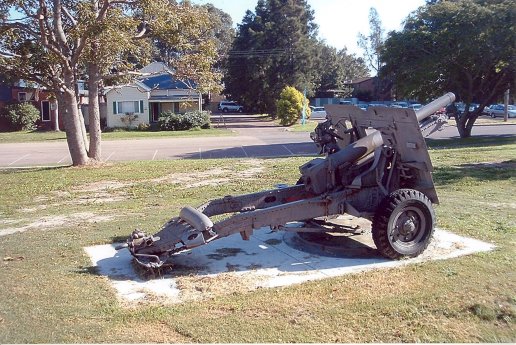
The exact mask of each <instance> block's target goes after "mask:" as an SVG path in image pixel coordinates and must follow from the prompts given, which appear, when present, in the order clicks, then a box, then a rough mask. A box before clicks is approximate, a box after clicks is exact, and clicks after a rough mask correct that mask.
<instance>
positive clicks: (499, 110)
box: [486, 104, 516, 118]
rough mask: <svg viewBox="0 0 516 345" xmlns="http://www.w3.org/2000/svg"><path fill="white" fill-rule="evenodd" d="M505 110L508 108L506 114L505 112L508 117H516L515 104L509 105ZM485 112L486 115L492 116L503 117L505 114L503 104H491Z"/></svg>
mask: <svg viewBox="0 0 516 345" xmlns="http://www.w3.org/2000/svg"><path fill="white" fill-rule="evenodd" d="M507 110H508V114H507V115H508V117H510V118H513V117H516V106H514V105H509V106H508V107H507ZM486 113H487V115H489V116H491V117H492V118H495V117H503V116H504V114H505V106H504V105H503V104H495V105H492V106H490V107H489V108H488V109H487V110H486Z"/></svg>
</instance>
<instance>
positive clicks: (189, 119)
mask: <svg viewBox="0 0 516 345" xmlns="http://www.w3.org/2000/svg"><path fill="white" fill-rule="evenodd" d="M158 126H159V128H160V129H161V130H163V131H186V130H189V129H192V128H210V113H209V112H207V111H191V112H187V113H184V114H175V113H173V112H170V111H167V112H164V113H161V116H160V118H159V120H158Z"/></svg>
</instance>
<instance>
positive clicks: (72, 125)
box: [58, 72, 89, 166]
mask: <svg viewBox="0 0 516 345" xmlns="http://www.w3.org/2000/svg"><path fill="white" fill-rule="evenodd" d="M74 83H75V81H74V78H73V76H72V75H68V74H67V73H66V72H65V84H66V86H67V88H66V89H65V90H64V92H63V93H62V94H60V96H59V98H58V102H59V103H60V104H62V106H61V107H60V110H61V109H63V111H64V112H62V113H61V116H63V122H64V125H65V131H66V141H67V143H68V150H70V156H71V157H72V164H73V165H74V166H80V165H86V164H88V162H89V158H88V154H87V152H86V146H85V145H84V137H83V129H84V125H83V124H82V122H81V119H80V117H79V116H80V114H79V110H78V107H77V98H76V97H75V92H74V91H75V85H74Z"/></svg>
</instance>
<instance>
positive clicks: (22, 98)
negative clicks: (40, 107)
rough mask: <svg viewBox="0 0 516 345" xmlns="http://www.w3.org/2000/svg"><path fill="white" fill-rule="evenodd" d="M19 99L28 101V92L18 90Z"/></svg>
mask: <svg viewBox="0 0 516 345" xmlns="http://www.w3.org/2000/svg"><path fill="white" fill-rule="evenodd" d="M18 101H20V102H26V101H27V92H18Z"/></svg>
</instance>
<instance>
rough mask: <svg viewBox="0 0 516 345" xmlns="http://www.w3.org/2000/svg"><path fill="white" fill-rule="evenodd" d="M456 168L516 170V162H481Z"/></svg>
mask: <svg viewBox="0 0 516 345" xmlns="http://www.w3.org/2000/svg"><path fill="white" fill-rule="evenodd" d="M456 167H458V168H468V169H484V168H498V169H515V168H516V162H515V161H514V160H510V161H498V162H480V163H468V164H461V165H459V166H456Z"/></svg>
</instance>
